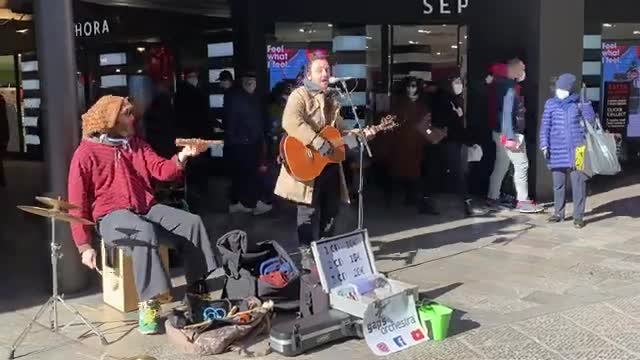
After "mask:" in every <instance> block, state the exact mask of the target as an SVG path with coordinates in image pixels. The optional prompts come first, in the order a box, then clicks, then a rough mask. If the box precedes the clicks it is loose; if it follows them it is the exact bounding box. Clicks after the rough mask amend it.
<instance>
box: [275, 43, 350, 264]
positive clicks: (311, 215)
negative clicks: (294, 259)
mask: <svg viewBox="0 0 640 360" xmlns="http://www.w3.org/2000/svg"><path fill="white" fill-rule="evenodd" d="M330 76H331V67H330V65H329V62H328V61H327V59H326V58H325V57H322V56H318V55H314V56H313V57H312V58H311V60H310V61H309V63H308V65H307V68H306V74H305V80H304V85H303V86H301V87H299V88H298V89H296V90H294V91H293V92H292V93H291V95H290V96H289V100H288V101H287V105H286V106H285V109H284V113H283V116H282V128H283V129H284V131H286V133H287V135H289V136H292V137H294V138H296V139H298V140H300V141H301V142H302V143H304V144H305V145H307V146H308V147H311V148H313V149H315V150H317V151H318V152H319V153H320V154H322V155H324V156H326V155H329V154H331V153H332V151H333V147H332V145H331V143H330V142H329V141H327V140H326V139H324V138H322V136H320V135H319V132H320V131H321V130H322V129H323V128H324V127H325V126H328V125H331V126H334V127H336V128H338V129H342V117H341V116H340V103H339V102H338V101H337V99H336V96H335V95H334V94H331V90H330V89H329V79H330ZM275 194H276V195H278V196H280V197H282V198H285V199H287V200H291V201H293V202H295V203H296V204H298V221H297V224H298V241H299V243H300V252H301V254H302V267H303V268H304V269H306V270H311V269H312V268H313V266H314V261H313V255H312V253H311V250H310V247H309V245H310V244H311V242H312V241H316V240H319V239H321V238H324V237H330V236H333V234H334V232H335V222H336V217H337V215H338V210H339V208H340V200H343V201H345V202H348V201H349V193H348V190H347V185H346V181H345V178H344V173H343V169H342V166H341V164H329V165H327V166H326V167H325V168H324V170H323V171H322V173H321V174H320V176H318V177H317V178H316V179H315V180H313V181H309V182H301V181H298V180H296V179H294V178H293V177H292V176H291V175H290V174H289V173H288V172H287V170H286V168H285V167H284V166H283V167H282V169H281V171H280V176H279V178H278V182H277V183H276V188H275Z"/></svg>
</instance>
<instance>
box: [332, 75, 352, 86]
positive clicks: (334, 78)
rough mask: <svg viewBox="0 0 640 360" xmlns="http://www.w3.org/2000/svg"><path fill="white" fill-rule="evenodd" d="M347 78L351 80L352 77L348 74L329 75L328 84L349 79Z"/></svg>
mask: <svg viewBox="0 0 640 360" xmlns="http://www.w3.org/2000/svg"><path fill="white" fill-rule="evenodd" d="M349 80H353V78H352V77H349V76H345V77H333V76H332V77H330V78H329V84H337V83H340V82H343V81H349Z"/></svg>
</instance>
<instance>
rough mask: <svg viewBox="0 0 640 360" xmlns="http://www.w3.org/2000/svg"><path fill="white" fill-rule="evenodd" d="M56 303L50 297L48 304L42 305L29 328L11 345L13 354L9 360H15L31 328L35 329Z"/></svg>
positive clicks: (10, 354) (11, 353) (28, 325)
mask: <svg viewBox="0 0 640 360" xmlns="http://www.w3.org/2000/svg"><path fill="white" fill-rule="evenodd" d="M54 302H55V300H54V298H53V297H50V298H49V300H47V302H46V303H45V304H44V305H42V307H41V308H40V310H38V312H37V313H36V314H35V315H34V316H33V318H32V319H31V321H29V324H27V326H26V327H25V328H24V330H22V332H21V333H20V335H19V336H18V338H17V339H16V341H14V343H13V345H11V352H10V353H9V360H13V359H14V358H15V353H16V349H17V348H18V346H20V345H21V344H22V342H23V341H24V339H25V338H26V337H27V334H28V333H29V331H31V328H32V327H33V324H35V323H36V321H38V319H39V318H40V316H42V314H43V313H44V311H45V310H47V308H48V307H49V305H51V304H52V303H54Z"/></svg>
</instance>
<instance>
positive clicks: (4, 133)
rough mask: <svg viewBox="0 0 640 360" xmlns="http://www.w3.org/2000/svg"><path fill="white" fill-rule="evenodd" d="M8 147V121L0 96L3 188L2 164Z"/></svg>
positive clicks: (0, 179)
mask: <svg viewBox="0 0 640 360" xmlns="http://www.w3.org/2000/svg"><path fill="white" fill-rule="evenodd" d="M8 145H9V119H8V118H7V103H6V102H5V100H4V97H3V96H2V95H0V187H5V186H6V184H7V182H6V179H5V174H4V165H3V163H2V161H3V159H4V156H5V153H6V152H7V146H8Z"/></svg>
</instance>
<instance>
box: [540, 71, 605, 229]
mask: <svg viewBox="0 0 640 360" xmlns="http://www.w3.org/2000/svg"><path fill="white" fill-rule="evenodd" d="M575 84H576V77H575V76H574V75H572V74H563V75H561V76H560V77H559V78H558V80H557V81H556V94H555V96H554V97H552V98H551V99H549V100H547V102H546V104H545V106H544V114H543V115H542V126H541V127H540V149H541V150H542V152H543V153H544V156H545V158H546V159H547V164H548V166H549V169H550V170H551V173H552V175H553V194H554V196H553V197H554V205H555V206H554V207H555V211H554V214H553V216H551V217H550V218H549V222H553V223H558V222H561V221H564V217H565V204H566V200H565V187H566V180H567V175H570V176H571V186H572V188H573V205H574V206H573V222H574V225H575V227H576V228H578V229H581V228H583V227H584V226H585V222H584V212H585V203H586V200H587V199H586V198H587V186H586V183H587V179H588V177H587V176H586V175H585V174H584V173H583V172H581V171H578V170H576V149H578V148H579V147H581V146H583V145H584V144H585V142H586V136H585V135H586V133H585V132H586V130H585V127H584V124H583V119H584V120H586V121H590V122H592V121H594V120H595V112H594V111H593V107H592V106H591V103H582V102H581V101H580V96H579V95H577V94H575V93H572V91H573V89H574V87H575Z"/></svg>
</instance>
